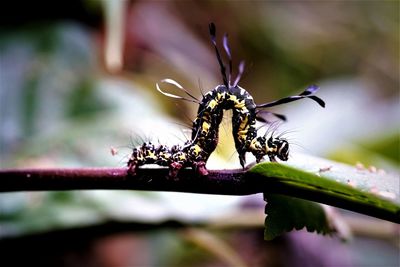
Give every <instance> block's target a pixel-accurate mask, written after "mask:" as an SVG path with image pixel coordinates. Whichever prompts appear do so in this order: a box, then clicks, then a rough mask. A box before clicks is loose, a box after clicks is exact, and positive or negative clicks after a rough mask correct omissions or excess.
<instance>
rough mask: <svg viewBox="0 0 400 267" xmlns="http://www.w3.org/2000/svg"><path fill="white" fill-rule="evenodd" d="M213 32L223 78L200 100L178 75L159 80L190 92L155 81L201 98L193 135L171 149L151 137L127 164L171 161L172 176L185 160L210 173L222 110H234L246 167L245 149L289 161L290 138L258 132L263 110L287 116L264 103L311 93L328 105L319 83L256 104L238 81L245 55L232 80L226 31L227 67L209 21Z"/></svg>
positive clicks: (258, 155) (239, 148)
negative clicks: (151, 141) (176, 78)
mask: <svg viewBox="0 0 400 267" xmlns="http://www.w3.org/2000/svg"><path fill="white" fill-rule="evenodd" d="M209 32H210V36H211V42H212V44H213V46H214V48H215V53H216V57H217V60H218V64H219V67H220V72H221V75H222V80H223V84H222V85H218V86H217V87H215V88H214V89H213V90H211V91H209V92H208V93H206V94H205V95H203V98H202V99H201V100H198V99H197V98H196V97H194V96H193V95H192V94H191V93H190V92H189V91H188V90H186V89H185V88H183V87H182V86H181V85H180V84H179V83H177V82H176V81H174V80H171V79H164V80H162V81H161V82H164V83H169V84H172V85H174V86H176V87H177V88H179V89H180V90H182V91H183V92H185V93H186V94H187V95H188V96H189V98H187V97H182V96H177V95H173V94H170V93H167V92H164V91H162V90H161V88H160V87H159V85H158V84H156V88H157V90H158V91H159V92H161V93H162V94H164V95H166V96H168V97H173V98H178V99H183V100H186V101H191V102H195V103H198V104H199V108H198V112H197V116H196V119H195V120H194V121H193V125H192V135H191V140H189V141H187V142H186V143H185V144H184V145H183V146H174V147H173V148H171V149H169V148H167V147H165V146H163V145H160V146H159V147H154V146H153V145H151V144H149V143H145V144H143V145H142V146H141V147H139V148H135V149H134V151H133V153H132V156H131V159H130V160H129V162H128V166H129V168H130V169H131V170H135V169H136V167H137V166H140V165H144V164H151V163H155V164H158V165H161V166H169V167H170V176H172V177H174V176H176V174H177V173H178V171H179V170H180V169H181V168H182V167H187V166H190V167H192V168H193V169H195V171H196V172H197V173H199V174H200V175H206V174H207V169H206V168H205V165H206V162H207V160H208V158H209V156H210V155H211V153H212V152H213V151H214V150H215V149H216V147H217V144H218V130H219V125H220V123H221V121H222V117H223V111H224V110H232V111H233V112H232V113H233V114H232V134H233V138H234V142H235V148H236V151H237V152H238V154H239V161H240V164H241V166H242V167H243V168H244V166H245V163H246V159H245V155H246V153H247V152H250V153H252V154H253V155H254V156H255V158H256V161H257V163H258V162H260V161H261V160H262V159H263V158H264V157H265V156H268V158H269V159H270V160H271V161H276V157H277V158H279V159H280V160H283V161H286V160H287V159H288V155H289V143H288V142H287V140H285V139H283V138H280V137H274V136H270V137H269V138H268V139H267V136H266V135H263V136H258V135H257V128H256V121H257V120H259V121H262V122H266V120H265V119H263V115H265V114H273V115H275V116H276V117H278V118H280V119H282V120H285V116H283V115H281V114H275V113H272V112H269V111H266V110H264V109H265V108H269V107H273V106H277V105H281V104H285V103H289V102H293V101H296V100H300V99H303V98H310V99H312V100H314V101H315V102H317V103H318V104H319V105H320V106H322V107H325V103H324V101H323V100H322V99H320V98H319V97H317V96H315V95H314V93H315V92H316V91H317V90H318V89H319V87H318V86H316V85H312V86H309V87H308V88H307V89H306V90H304V91H303V92H302V93H300V94H299V95H294V96H289V97H285V98H282V99H279V100H276V101H272V102H269V103H263V104H260V105H256V104H255V102H254V99H253V97H252V96H251V95H250V93H249V92H248V91H247V90H245V89H244V88H242V87H240V86H239V85H238V83H239V81H240V79H241V76H242V74H243V71H244V62H243V61H242V62H240V64H239V67H238V75H237V77H236V78H235V80H234V81H233V82H232V71H233V70H232V69H233V66H232V65H233V64H232V57H231V51H230V48H229V43H228V37H227V35H226V34H225V35H224V37H223V47H224V50H225V53H226V55H227V58H228V67H229V70H228V72H227V69H226V66H225V64H224V63H223V61H222V57H221V53H220V51H219V49H218V47H217V42H216V28H215V25H214V23H211V24H210V25H209Z"/></svg>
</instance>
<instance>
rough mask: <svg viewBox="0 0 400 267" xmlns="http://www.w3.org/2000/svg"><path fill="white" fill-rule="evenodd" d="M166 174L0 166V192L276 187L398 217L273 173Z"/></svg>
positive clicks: (226, 191) (225, 191) (237, 191)
mask: <svg viewBox="0 0 400 267" xmlns="http://www.w3.org/2000/svg"><path fill="white" fill-rule="evenodd" d="M167 175H168V169H147V168H146V169H139V170H138V171H137V175H136V176H134V177H132V176H129V175H128V174H127V168H83V169H3V170H0V192H16V191H48V190H80V189H123V190H148V191H174V192H185V193H201V194H219V195H250V194H256V193H279V194H284V195H288V196H293V197H298V198H303V199H307V200H311V201H317V202H321V203H325V204H328V205H332V206H336V207H340V208H344V209H348V210H352V211H355V212H359V213H363V214H366V215H370V216H373V217H377V218H381V219H385V220H388V221H392V222H396V223H400V219H399V214H396V213H393V212H391V211H389V210H386V209H383V208H381V207H379V206H374V205H372V204H370V203H368V202H365V203H360V202H354V201H351V200H349V199H346V198H341V197H338V196H334V195H327V194H325V193H324V192H323V191H318V190H313V189H312V188H311V189H310V188H299V187H296V186H294V185H292V184H291V183H287V182H285V181H284V180H281V179H280V178H276V177H271V179H269V178H267V177H263V176H260V175H257V174H254V173H249V172H245V171H242V170H218V171H209V175H208V176H204V177H197V176H195V175H194V172H193V171H192V170H188V169H184V170H181V171H180V172H179V175H178V177H177V179H176V180H173V179H170V178H168V176H167Z"/></svg>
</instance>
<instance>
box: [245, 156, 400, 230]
mask: <svg viewBox="0 0 400 267" xmlns="http://www.w3.org/2000/svg"><path fill="white" fill-rule="evenodd" d="M289 165H291V166H289ZM249 172H251V173H252V174H256V175H259V176H262V177H263V178H265V179H268V180H266V182H267V183H268V185H269V188H270V190H269V192H272V193H280V194H285V195H289V196H294V197H299V198H303V199H307V200H312V201H317V202H321V203H325V204H329V205H332V206H337V207H341V208H345V209H349V210H352V211H356V212H360V213H364V214H367V215H371V216H375V217H378V218H382V219H386V220H390V221H393V222H397V223H400V198H399V190H400V188H399V183H400V181H399V176H398V175H397V174H388V173H386V172H384V171H382V170H377V169H376V168H364V167H362V166H350V165H346V164H342V163H338V162H333V161H328V160H325V159H320V158H315V157H310V156H305V155H301V156H298V155H297V157H296V161H293V162H289V163H288V165H283V164H277V163H262V164H258V165H256V166H254V167H253V168H252V169H251V170H250V171H249ZM304 216H308V215H307V214H304Z"/></svg>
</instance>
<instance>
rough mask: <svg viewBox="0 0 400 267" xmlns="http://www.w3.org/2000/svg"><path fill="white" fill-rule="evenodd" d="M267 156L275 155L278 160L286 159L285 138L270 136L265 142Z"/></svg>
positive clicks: (287, 156) (287, 154) (286, 142)
mask: <svg viewBox="0 0 400 267" xmlns="http://www.w3.org/2000/svg"><path fill="white" fill-rule="evenodd" d="M267 146H268V149H269V152H268V153H267V154H268V155H269V157H270V158H271V157H274V156H277V157H278V158H279V159H280V160H283V161H287V160H288V158H289V143H288V141H287V140H286V139H283V138H279V137H276V138H275V137H272V136H271V137H270V138H269V139H268V142H267Z"/></svg>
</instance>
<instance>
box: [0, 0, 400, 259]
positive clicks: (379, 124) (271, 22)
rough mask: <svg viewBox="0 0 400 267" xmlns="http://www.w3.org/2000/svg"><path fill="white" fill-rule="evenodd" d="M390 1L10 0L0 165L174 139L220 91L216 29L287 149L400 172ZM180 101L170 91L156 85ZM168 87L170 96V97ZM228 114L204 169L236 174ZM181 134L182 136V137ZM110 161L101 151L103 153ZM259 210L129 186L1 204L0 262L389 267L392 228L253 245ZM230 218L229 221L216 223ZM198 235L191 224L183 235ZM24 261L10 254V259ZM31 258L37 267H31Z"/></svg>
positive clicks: (255, 200) (62, 163)
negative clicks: (46, 0) (206, 97)
mask: <svg viewBox="0 0 400 267" xmlns="http://www.w3.org/2000/svg"><path fill="white" fill-rule="evenodd" d="M399 8H400V6H399V2H398V1H365V2H358V1H352V2H342V1H289V2H277V1H255V2H250V1H201V2H199V1H112V0H110V1H62V2H57V3H53V4H38V3H37V2H26V3H25V2H24V3H21V2H14V3H13V2H11V3H9V5H8V6H7V7H4V8H2V9H1V11H0V167H1V168H23V167H36V168H44V167H96V166H108V167H118V166H120V167H122V166H125V164H126V161H127V157H129V153H130V151H131V149H132V147H133V146H136V145H140V144H141V143H142V142H143V141H154V142H156V143H157V142H160V143H169V144H177V143H183V142H184V141H185V140H186V138H187V136H188V132H190V129H189V127H190V124H191V120H193V119H194V118H195V115H196V111H197V106H196V105H195V104H192V103H186V102H183V101H179V100H174V99H171V98H168V97H165V96H163V95H161V94H160V93H158V92H157V91H156V90H155V84H156V83H157V82H159V81H160V80H162V79H165V78H171V79H174V80H176V81H178V82H179V83H180V84H181V85H182V86H184V87H185V88H187V89H188V90H190V92H191V93H192V94H194V95H196V96H198V97H199V98H200V97H201V92H202V91H203V92H206V91H208V90H211V89H213V88H214V87H215V86H216V85H218V84H221V83H222V79H221V77H220V74H219V73H220V72H219V67H218V64H217V60H216V58H215V55H214V50H213V48H212V46H211V43H210V39H209V35H208V24H209V23H210V22H214V23H215V24H216V26H217V35H218V38H219V40H221V37H222V35H223V34H224V33H228V34H229V40H230V46H231V49H232V55H233V61H234V62H233V63H234V67H235V68H236V66H238V63H239V62H240V60H245V62H246V68H245V72H244V75H243V77H242V80H241V82H240V86H242V87H244V88H246V89H247V90H248V91H249V92H250V93H251V94H252V95H253V97H254V99H255V101H256V103H258V104H260V103H263V102H269V101H272V100H275V99H277V98H279V97H284V96H287V95H290V94H296V93H299V92H301V91H302V90H304V88H305V87H306V86H308V85H310V84H318V85H319V86H320V87H321V90H320V91H319V92H318V95H319V96H320V97H321V98H323V99H324V100H325V101H326V103H327V106H326V108H325V109H321V108H320V107H318V106H317V105H315V103H313V102H312V101H308V100H304V101H299V102H295V103H293V104H290V105H283V106H280V107H279V108H278V107H277V108H274V109H273V111H274V112H278V113H283V114H285V115H286V116H287V117H288V122H287V123H285V124H282V125H280V127H279V128H278V130H277V131H278V132H283V131H286V130H287V131H289V133H288V134H287V138H288V139H289V140H290V141H291V143H292V144H293V145H292V146H291V149H292V151H293V152H294V153H292V155H293V156H292V160H296V155H298V156H300V155H301V154H300V153H305V154H312V155H316V156H321V157H325V158H330V159H334V160H337V161H342V162H346V163H349V164H352V165H354V164H357V163H358V164H360V163H362V164H363V165H364V166H365V167H369V166H374V167H376V168H379V169H383V170H385V171H387V172H395V173H397V174H398V173H399V162H400V159H399V158H400V156H399V151H400V134H399V129H400V127H399V126H400V105H399V104H400V103H399V102H400V95H399V88H400V87H399V85H400V84H399V74H400V69H399V67H400V64H399V59H400V55H399V51H400V49H399V40H400V38H399V37H400V36H399V32H400V31H399V25H400V24H399V22H400V21H399V20H400V19H399V17H400V15H399V14H400V13H399V10H400V9H399ZM163 88H164V89H165V90H167V91H169V92H174V93H177V92H176V90H175V89H174V88H173V87H169V86H165V87H163ZM174 90H175V91H174ZM230 127H231V125H230V123H229V115H228V117H227V118H226V119H224V124H223V126H222V128H221V131H220V140H221V142H220V145H219V146H218V148H217V151H216V153H214V154H213V155H212V158H211V159H210V160H209V162H208V165H207V166H208V168H239V167H240V165H239V163H238V160H237V155H236V154H235V152H234V146H233V143H232V140H231V134H230ZM189 135H190V134H189ZM111 152H112V153H111ZM263 210H264V202H263V200H262V196H261V195H256V196H247V197H230V196H199V195H192V194H178V193H153V192H133V191H79V192H78V191H72V192H35V193H32V192H26V193H7V194H1V195H0V238H1V239H0V248H1V251H2V252H3V253H2V254H3V255H2V256H1V257H2V259H0V262H6V263H13V265H18V264H20V265H21V264H25V265H27V264H28V263H29V264H32V263H36V264H38V265H41V266H112V267H114V266H188V265H191V266H398V265H399V255H398V249H399V246H400V241H399V229H398V227H397V226H396V225H393V224H390V223H387V222H384V221H380V220H375V219H372V218H369V217H366V216H361V215H358V214H353V213H350V212H346V211H336V212H337V213H338V214H340V216H341V218H342V219H343V223H344V224H345V225H346V227H347V228H346V229H348V230H349V233H350V234H349V236H352V239H351V241H348V242H347V243H343V242H342V241H341V240H340V239H339V238H337V237H322V236H318V235H315V234H310V233H307V232H303V231H298V232H292V233H289V234H287V235H284V236H282V237H280V238H278V239H276V240H274V241H270V242H265V241H263V222H264V214H263V212H264V211H263ZM228 222H229V223H228ZM196 226H202V227H196ZM15 253H18V255H21V256H22V255H25V256H23V257H21V256H19V257H17V258H16V257H15V256H12V255H15ZM36 264H35V265H36Z"/></svg>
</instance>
